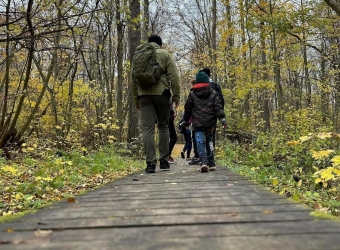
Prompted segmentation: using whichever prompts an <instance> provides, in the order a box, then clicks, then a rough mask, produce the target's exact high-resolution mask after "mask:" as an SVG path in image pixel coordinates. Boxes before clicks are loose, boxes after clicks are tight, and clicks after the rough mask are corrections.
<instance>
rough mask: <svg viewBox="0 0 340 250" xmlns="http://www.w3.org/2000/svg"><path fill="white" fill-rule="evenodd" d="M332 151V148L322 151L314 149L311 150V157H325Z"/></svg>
mask: <svg viewBox="0 0 340 250" xmlns="http://www.w3.org/2000/svg"><path fill="white" fill-rule="evenodd" d="M333 152H334V150H322V151H314V150H312V157H313V158H314V159H315V160H320V159H322V158H325V157H327V156H329V155H330V154H331V153H333Z"/></svg>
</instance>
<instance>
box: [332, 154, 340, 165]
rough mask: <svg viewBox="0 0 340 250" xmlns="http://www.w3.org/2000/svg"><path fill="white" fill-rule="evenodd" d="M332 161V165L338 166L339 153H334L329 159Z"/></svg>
mask: <svg viewBox="0 0 340 250" xmlns="http://www.w3.org/2000/svg"><path fill="white" fill-rule="evenodd" d="M331 161H332V162H333V166H339V165H340V155H336V156H334V157H333V158H332V160H331Z"/></svg>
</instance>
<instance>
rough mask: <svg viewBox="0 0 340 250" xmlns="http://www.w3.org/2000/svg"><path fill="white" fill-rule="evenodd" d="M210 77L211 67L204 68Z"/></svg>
mask: <svg viewBox="0 0 340 250" xmlns="http://www.w3.org/2000/svg"><path fill="white" fill-rule="evenodd" d="M202 71H204V72H205V73H206V74H207V75H208V76H209V77H210V69H209V68H204V69H202Z"/></svg>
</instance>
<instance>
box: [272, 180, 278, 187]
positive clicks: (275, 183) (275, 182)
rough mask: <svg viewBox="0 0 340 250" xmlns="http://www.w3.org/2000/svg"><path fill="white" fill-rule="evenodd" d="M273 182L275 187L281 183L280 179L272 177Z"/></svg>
mask: <svg viewBox="0 0 340 250" xmlns="http://www.w3.org/2000/svg"><path fill="white" fill-rule="evenodd" d="M272 184H273V186H274V187H275V186H277V184H279V181H278V180H277V179H272Z"/></svg>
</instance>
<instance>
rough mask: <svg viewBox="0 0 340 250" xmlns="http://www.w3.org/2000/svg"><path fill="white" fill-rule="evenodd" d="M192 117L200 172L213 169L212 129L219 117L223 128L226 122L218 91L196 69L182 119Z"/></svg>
mask: <svg viewBox="0 0 340 250" xmlns="http://www.w3.org/2000/svg"><path fill="white" fill-rule="evenodd" d="M190 117H192V126H193V129H194V133H195V139H196V144H197V151H198V153H199V157H200V160H201V172H208V171H209V170H210V171H211V170H215V164H214V145H213V136H214V133H213V132H214V129H215V128H216V125H217V119H219V120H220V121H221V123H222V125H223V128H224V129H225V128H226V127H227V122H226V119H225V114H224V110H223V107H222V104H221V100H220V98H219V95H218V93H217V92H216V91H215V90H213V89H212V88H211V86H210V84H209V76H208V75H207V74H206V73H205V72H203V71H198V73H197V74H196V84H195V86H194V87H193V88H192V89H191V91H190V94H189V96H188V99H187V101H186V103H185V106H184V115H183V120H184V121H186V122H188V121H189V119H190Z"/></svg>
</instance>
